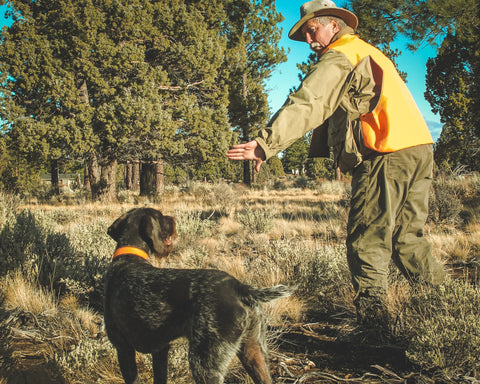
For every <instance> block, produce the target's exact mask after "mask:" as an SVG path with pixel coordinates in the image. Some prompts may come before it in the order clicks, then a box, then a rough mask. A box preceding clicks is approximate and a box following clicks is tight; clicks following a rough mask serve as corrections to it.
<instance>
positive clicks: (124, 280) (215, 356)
mask: <svg viewBox="0 0 480 384" xmlns="http://www.w3.org/2000/svg"><path fill="white" fill-rule="evenodd" d="M108 233H109V235H110V236H112V238H113V239H114V240H116V241H117V248H119V247H123V246H133V247H137V248H140V249H142V250H144V251H146V252H147V253H148V254H149V255H150V256H152V255H157V256H166V255H167V254H168V252H169V251H170V247H171V245H170V244H171V242H169V241H167V240H168V239H170V238H171V237H174V236H175V234H176V233H175V220H174V219H173V218H171V217H168V216H163V215H162V214H161V213H160V212H159V211H157V210H154V209H152V208H138V209H133V210H131V211H129V212H127V213H126V214H124V215H123V216H121V217H120V218H119V219H117V220H116V221H115V222H114V223H113V224H112V226H111V227H110V228H109V230H108ZM290 293H291V289H290V288H288V287H285V286H281V285H280V286H275V287H270V288H258V289H257V288H253V287H250V286H248V285H245V284H242V283H240V282H239V281H238V280H236V279H235V278H233V277H232V276H230V275H229V274H227V273H225V272H222V271H218V270H199V269H192V270H181V269H159V268H155V267H153V266H152V265H151V264H150V263H149V262H148V261H147V260H144V259H142V258H141V257H139V256H135V255H128V254H127V255H122V256H118V257H116V258H115V259H114V260H113V261H112V264H111V266H110V267H109V269H108V271H107V275H106V286H105V325H106V330H107V334H108V337H109V339H110V341H111V342H112V344H113V345H114V346H115V347H116V349H117V352H118V360H119V364H120V369H121V371H122V375H123V378H124V380H125V383H127V384H132V383H133V384H136V383H139V381H138V380H139V379H138V375H137V366H136V363H135V351H139V352H142V353H151V354H152V357H153V372H154V384H166V383H167V357H168V349H169V343H170V341H172V340H174V339H176V338H178V337H182V336H185V337H186V338H187V339H188V341H189V362H190V368H191V370H192V375H193V377H194V380H195V383H197V384H221V383H223V380H224V376H225V374H226V372H227V369H228V366H229V364H230V362H231V360H232V358H233V357H234V356H235V355H237V356H238V357H239V358H240V361H241V362H242V364H243V365H244V367H245V369H246V370H247V372H248V373H249V375H250V376H251V377H252V379H253V381H254V382H255V383H256V384H270V383H271V379H270V374H269V370H268V357H267V349H266V342H265V323H264V320H263V312H262V309H261V307H260V305H259V303H260V302H267V301H270V300H273V299H275V298H279V297H283V296H288V295H289V294H290Z"/></svg>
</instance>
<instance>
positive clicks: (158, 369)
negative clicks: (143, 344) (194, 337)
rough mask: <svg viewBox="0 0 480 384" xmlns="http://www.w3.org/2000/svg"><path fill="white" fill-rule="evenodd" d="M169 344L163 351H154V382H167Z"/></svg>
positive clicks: (158, 383)
mask: <svg viewBox="0 0 480 384" xmlns="http://www.w3.org/2000/svg"><path fill="white" fill-rule="evenodd" d="M169 347H170V346H169V345H167V346H166V347H165V348H164V349H162V350H161V351H158V352H155V353H152V359H153V384H167V376H168V375H167V373H168V372H167V367H168V350H169Z"/></svg>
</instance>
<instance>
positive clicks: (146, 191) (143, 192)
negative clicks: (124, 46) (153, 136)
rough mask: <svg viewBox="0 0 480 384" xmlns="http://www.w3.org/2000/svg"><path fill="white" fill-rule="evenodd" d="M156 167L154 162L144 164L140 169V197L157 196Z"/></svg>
mask: <svg viewBox="0 0 480 384" xmlns="http://www.w3.org/2000/svg"><path fill="white" fill-rule="evenodd" d="M156 172H157V171H156V165H155V164H154V162H153V161H149V162H144V163H142V165H141V167H140V196H155V193H156V191H155V189H156V180H155V179H156Z"/></svg>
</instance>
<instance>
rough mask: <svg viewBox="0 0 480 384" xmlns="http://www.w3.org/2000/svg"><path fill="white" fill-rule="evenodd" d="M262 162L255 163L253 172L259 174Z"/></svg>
mask: <svg viewBox="0 0 480 384" xmlns="http://www.w3.org/2000/svg"><path fill="white" fill-rule="evenodd" d="M262 163H263V161H262V160H257V161H256V162H255V171H257V172H260V166H261V165H262Z"/></svg>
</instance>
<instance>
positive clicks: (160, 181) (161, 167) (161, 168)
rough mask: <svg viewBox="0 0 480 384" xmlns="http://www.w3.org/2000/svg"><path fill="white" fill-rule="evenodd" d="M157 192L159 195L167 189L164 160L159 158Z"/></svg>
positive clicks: (156, 173)
mask: <svg viewBox="0 0 480 384" xmlns="http://www.w3.org/2000/svg"><path fill="white" fill-rule="evenodd" d="M155 165H156V166H155V171H156V172H155V192H156V194H157V195H159V194H160V193H161V192H163V190H164V189H165V176H164V165H165V164H164V162H163V160H158V161H157V162H156V163H155Z"/></svg>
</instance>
